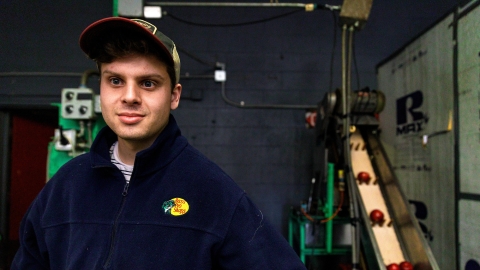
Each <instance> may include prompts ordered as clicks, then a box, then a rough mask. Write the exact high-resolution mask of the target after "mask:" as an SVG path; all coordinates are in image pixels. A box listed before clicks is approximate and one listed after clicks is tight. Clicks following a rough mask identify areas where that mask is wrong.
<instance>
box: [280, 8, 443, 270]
mask: <svg viewBox="0 0 480 270" xmlns="http://www.w3.org/2000/svg"><path fill="white" fill-rule="evenodd" d="M368 2H369V1H359V2H355V3H353V2H350V1H345V2H344V5H343V6H342V12H341V14H340V16H341V26H342V30H343V32H342V88H341V89H339V90H336V91H334V92H331V93H327V94H326V95H325V97H324V99H323V100H322V101H321V102H320V104H319V105H318V108H317V111H316V113H317V121H316V124H315V127H316V132H315V133H316V134H315V140H316V149H315V155H314V156H315V158H314V178H313V180H312V188H311V193H310V197H309V199H308V201H307V202H305V203H303V204H302V206H301V207H300V208H299V209H293V210H292V212H291V215H290V222H289V228H290V231H289V232H290V235H289V240H290V243H291V245H292V246H293V247H294V248H296V250H297V252H299V254H300V257H301V259H302V260H303V261H304V262H305V261H306V260H307V257H308V256H319V255H339V254H346V255H351V261H350V263H351V264H350V265H349V266H345V267H346V268H345V269H369V270H371V269H388V270H391V269H438V265H437V263H436V261H435V258H434V257H433V255H432V252H431V250H430V247H429V246H428V244H427V241H426V240H425V237H424V235H423V233H422V231H421V230H420V226H419V224H418V221H417V220H416V218H415V216H414V215H413V213H412V211H411V208H410V206H409V203H408V201H407V200H406V198H405V196H404V194H403V192H402V190H401V188H400V186H399V184H398V181H397V179H396V177H395V175H394V173H393V170H392V168H391V166H390V163H389V161H388V158H387V156H386V153H385V151H384V149H383V147H382V144H381V142H380V140H379V136H378V135H379V132H380V130H379V128H378V124H379V122H378V119H377V116H378V113H379V112H381V111H382V110H383V107H384V105H385V96H384V94H383V93H382V92H380V91H374V90H370V89H368V88H367V89H363V90H358V91H351V86H350V81H351V79H350V73H351V72H350V66H351V54H352V43H353V32H354V31H356V30H358V29H359V27H361V25H362V23H364V22H365V20H366V17H368V10H369V8H367V16H363V17H362V15H361V14H358V13H356V11H358V10H362V8H364V7H365V3H367V4H366V5H367V6H368ZM354 5H357V6H356V7H354ZM370 5H371V1H370ZM342 14H343V17H342ZM362 18H363V19H362ZM334 209H336V210H335V211H334ZM341 210H345V211H341ZM345 224H346V225H347V227H350V232H351V235H350V238H349V237H348V235H347V234H348V230H343V231H341V230H340V234H343V239H347V240H348V241H346V242H347V244H348V245H349V246H348V245H345V243H344V244H343V245H338V243H336V244H335V243H334V242H335V241H334V240H333V239H335V238H336V239H337V240H338V239H339V237H338V234H339V230H337V232H335V226H337V227H341V226H343V227H345ZM318 231H320V233H319V232H318ZM309 234H310V235H309ZM318 235H320V237H318ZM312 238H313V239H312ZM340 240H342V239H340ZM341 242H345V241H339V243H341Z"/></svg>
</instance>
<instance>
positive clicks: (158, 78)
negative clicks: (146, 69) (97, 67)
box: [102, 69, 165, 80]
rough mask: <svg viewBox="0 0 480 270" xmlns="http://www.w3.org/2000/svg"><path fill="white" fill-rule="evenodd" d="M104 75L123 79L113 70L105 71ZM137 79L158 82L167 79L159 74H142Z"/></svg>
mask: <svg viewBox="0 0 480 270" xmlns="http://www.w3.org/2000/svg"><path fill="white" fill-rule="evenodd" d="M102 75H113V76H117V77H122V75H121V74H119V73H116V72H113V71H111V70H108V69H106V70H104V71H103V72H102ZM137 78H139V79H157V80H165V77H164V76H162V75H160V74H158V73H147V74H142V75H140V76H137Z"/></svg>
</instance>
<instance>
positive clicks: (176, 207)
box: [162, 198, 189, 216]
mask: <svg viewBox="0 0 480 270" xmlns="http://www.w3.org/2000/svg"><path fill="white" fill-rule="evenodd" d="M162 208H163V210H164V212H165V214H170V215H172V216H181V215H185V214H186V213H187V212H188V208H189V206H188V203H187V201H185V200H184V199H182V198H173V199H171V200H168V201H165V202H163V205H162Z"/></svg>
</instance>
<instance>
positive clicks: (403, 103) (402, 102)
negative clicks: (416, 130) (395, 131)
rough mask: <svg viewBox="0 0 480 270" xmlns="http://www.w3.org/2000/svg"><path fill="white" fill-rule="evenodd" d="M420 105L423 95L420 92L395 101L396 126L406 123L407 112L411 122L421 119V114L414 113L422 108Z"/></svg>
mask: <svg viewBox="0 0 480 270" xmlns="http://www.w3.org/2000/svg"><path fill="white" fill-rule="evenodd" d="M422 103H423V94H422V92H421V91H420V90H417V91H415V92H413V93H411V94H408V95H406V96H404V97H401V98H399V99H397V125H402V124H405V123H407V116H408V115H407V112H408V113H410V115H411V117H412V120H413V121H417V120H420V119H423V118H424V116H423V113H422V112H419V111H414V110H415V109H417V108H419V107H420V106H422ZM407 106H408V107H407Z"/></svg>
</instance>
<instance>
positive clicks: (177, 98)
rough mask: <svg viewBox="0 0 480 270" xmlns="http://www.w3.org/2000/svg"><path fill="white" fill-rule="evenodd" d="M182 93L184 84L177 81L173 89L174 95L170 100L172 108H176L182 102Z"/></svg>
mask: <svg viewBox="0 0 480 270" xmlns="http://www.w3.org/2000/svg"><path fill="white" fill-rule="evenodd" d="M181 94H182V85H181V84H179V83H177V84H176V85H175V87H173V90H172V97H171V100H170V109H171V110H175V109H176V108H177V107H178V104H179V103H180V96H181Z"/></svg>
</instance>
